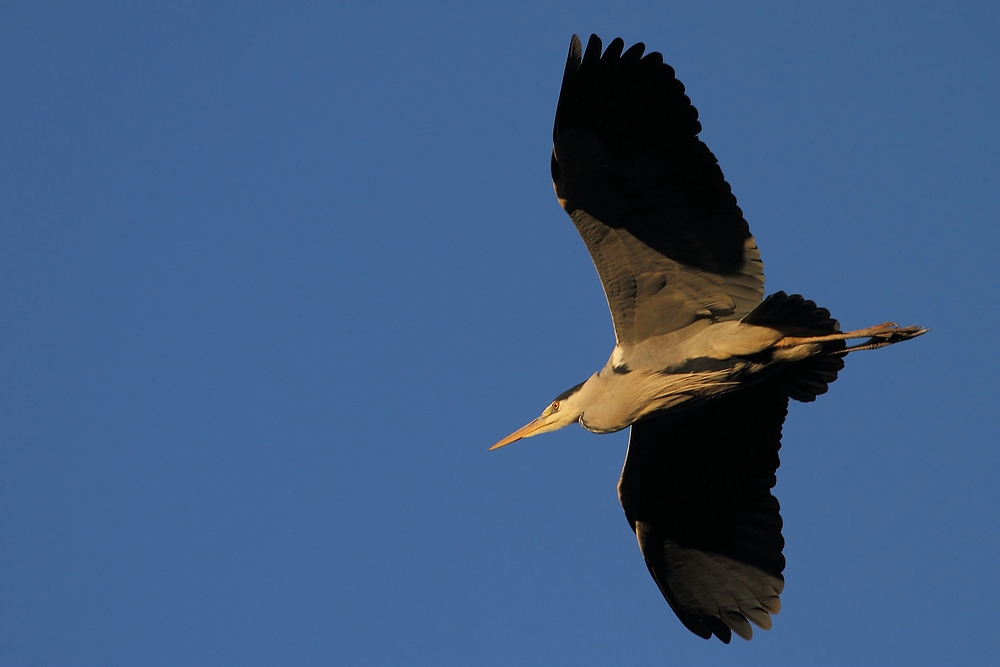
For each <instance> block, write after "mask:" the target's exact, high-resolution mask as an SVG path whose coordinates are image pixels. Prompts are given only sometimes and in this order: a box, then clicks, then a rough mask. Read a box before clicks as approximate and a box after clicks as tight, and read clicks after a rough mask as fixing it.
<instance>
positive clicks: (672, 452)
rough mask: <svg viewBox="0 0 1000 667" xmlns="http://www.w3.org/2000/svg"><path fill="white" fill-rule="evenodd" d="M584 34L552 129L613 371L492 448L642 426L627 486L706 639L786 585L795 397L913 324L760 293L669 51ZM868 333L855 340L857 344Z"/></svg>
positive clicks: (743, 619) (645, 549) (635, 521)
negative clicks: (784, 479) (611, 340)
mask: <svg viewBox="0 0 1000 667" xmlns="http://www.w3.org/2000/svg"><path fill="white" fill-rule="evenodd" d="M624 46H625V45H624V42H623V41H622V40H621V39H615V40H613V41H612V42H611V43H610V44H609V45H608V48H607V50H605V51H603V53H602V44H601V40H600V39H599V38H598V37H597V36H596V35H591V37H590V41H589V42H588V44H587V48H586V50H584V49H583V48H582V45H581V43H580V40H579V38H578V37H577V36H576V35H574V36H573V39H572V41H571V43H570V49H569V57H568V59H567V62H566V69H565V73H564V75H563V81H562V88H561V90H560V93H559V101H558V104H557V107H556V117H555V128H554V130H553V150H552V160H551V167H552V179H553V184H554V187H555V192H556V197H557V198H558V200H559V203H560V204H561V205H562V207H563V209H565V210H566V212H567V213H568V214H569V216H570V218H571V219H572V220H573V224H574V225H575V226H576V228H577V231H579V233H580V235H581V236H582V237H583V240H584V243H585V244H586V246H587V250H588V251H589V252H590V256H591V258H592V259H593V261H594V264H595V266H596V268H597V272H598V274H599V276H600V280H601V283H602V285H603V286H604V293H605V296H606V297H607V301H608V306H609V308H610V309H611V318H612V321H613V323H614V330H615V347H614V350H613V351H612V353H611V357H610V358H609V359H608V361H607V363H606V364H605V365H604V367H603V368H602V369H601V370H600V371H598V372H597V373H595V374H593V375H592V376H590V377H589V378H587V380H585V381H584V382H582V383H580V384H578V385H576V386H575V387H573V388H572V389H570V390H568V391H566V392H564V393H562V394H560V395H559V396H557V397H556V398H555V400H553V401H552V402H551V403H550V404H549V405H548V406H547V407H546V408H545V410H544V411H543V412H542V414H541V415H540V416H539V417H538V418H537V419H535V420H534V421H532V422H530V423H529V424H527V425H526V426H524V427H523V428H521V429H519V430H517V431H515V432H514V433H512V434H511V435H509V436H507V437H506V438H504V439H503V440H501V441H499V442H498V443H496V444H495V445H493V447H491V448H490V449H496V448H498V447H503V446H504V445H508V444H510V443H512V442H514V441H516V440H520V439H521V438H528V437H531V436H535V435H538V434H540V433H546V432H548V431H553V430H556V429H559V428H562V427H564V426H568V425H569V424H572V423H574V422H578V423H579V424H580V425H581V426H583V427H584V428H585V429H587V430H589V431H593V432H596V433H611V432H614V431H619V430H621V429H624V428H627V427H631V432H630V435H629V443H628V451H627V453H626V456H625V464H624V467H623V469H622V473H621V478H620V480H619V482H618V496H619V499H620V501H621V504H622V507H623V508H624V510H625V517H626V519H627V520H628V522H629V525H630V526H631V528H632V530H633V531H634V532H635V535H636V538H637V540H638V542H639V549H640V551H641V552H642V556H643V558H644V559H645V562H646V566H647V568H648V569H649V572H650V574H651V575H652V576H653V579H654V580H655V581H656V585H657V586H658V587H659V589H660V592H661V593H662V594H663V596H664V597H665V598H666V600H667V602H668V603H669V604H670V607H671V608H672V609H673V611H674V612H675V613H676V614H677V616H678V617H679V618H680V620H681V622H682V623H683V624H684V625H685V626H686V627H687V628H688V629H689V630H691V631H692V632H694V633H695V634H697V635H699V636H701V637H704V638H705V639H708V638H710V637H711V636H712V635H715V636H716V637H718V638H719V639H720V640H722V641H723V642H726V643H728V642H729V641H730V639H731V636H732V633H733V632H735V633H736V634H737V635H739V636H740V637H742V638H744V639H750V637H751V636H752V634H753V632H752V628H751V626H750V623H753V624H755V625H757V626H758V627H761V628H763V629H769V628H770V627H771V615H772V614H775V613H777V612H778V610H779V609H780V601H779V595H780V594H781V592H782V589H783V587H784V578H783V576H782V572H783V570H784V567H785V558H784V556H783V555H782V549H783V548H784V538H783V537H782V535H781V528H782V522H781V517H780V515H779V506H778V501H777V499H775V498H774V496H773V495H772V494H771V489H772V488H773V487H774V484H775V471H776V470H777V468H778V463H779V461H778V448H779V447H780V441H781V427H782V424H783V422H784V419H785V415H786V413H787V410H788V401H789V398H793V399H796V400H799V401H812V400H815V398H816V396H817V395H819V394H822V393H824V392H826V390H827V387H828V385H829V384H830V383H831V382H833V381H834V380H836V378H837V373H838V371H840V370H841V369H842V368H843V366H844V357H845V356H846V355H847V354H848V353H849V352H852V351H856V350H864V349H875V348H879V347H884V346H886V345H891V344H893V343H896V342H899V341H903V340H908V339H910V338H914V337H916V336H919V335H921V334H923V333H925V332H926V329H923V328H921V327H916V326H911V327H899V326H897V325H896V324H894V323H891V322H887V323H885V324H880V325H877V326H874V327H869V328H866V329H858V330H854V331H847V332H841V331H840V326H839V324H838V322H837V321H836V320H834V319H832V318H831V317H830V313H829V311H828V310H826V309H825V308H821V307H819V306H817V305H816V304H815V303H814V302H812V301H808V300H806V299H804V298H803V297H801V296H798V295H788V294H785V293H784V292H776V293H774V294H772V295H770V296H769V297H767V298H766V299H764V298H763V296H764V273H763V264H762V262H761V259H760V252H759V251H758V249H757V244H756V243H755V241H754V238H753V236H751V235H750V229H749V226H748V225H747V222H746V220H744V218H743V213H742V211H741V210H740V208H739V207H738V206H737V204H736V198H735V197H734V196H733V194H732V192H731V190H730V187H729V185H728V184H727V183H726V181H725V179H724V177H723V175H722V171H721V170H720V168H719V165H718V162H717V160H716V158H715V156H714V155H713V154H712V153H711V151H710V150H709V149H708V147H707V146H706V145H705V144H704V143H702V142H701V140H699V139H698V133H699V132H700V131H701V125H700V123H699V122H698V112H697V111H696V110H695V108H694V107H693V106H692V105H691V101H690V100H689V99H688V98H687V96H686V95H685V94H684V87H683V85H682V84H681V83H680V82H679V81H678V80H677V79H676V78H675V77H674V71H673V69H671V68H670V66H668V65H666V64H664V63H663V57H662V56H661V55H660V54H659V53H655V52H652V53H649V54H646V55H643V54H644V50H645V46H644V45H643V44H642V43H638V44H636V45H634V46H632V47H631V48H629V49H628V50H627V51H625V50H624ZM849 340H857V341H861V342H858V343H855V344H854V345H852V346H848V344H847V341H849Z"/></svg>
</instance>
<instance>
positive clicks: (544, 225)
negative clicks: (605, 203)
mask: <svg viewBox="0 0 1000 667" xmlns="http://www.w3.org/2000/svg"><path fill="white" fill-rule="evenodd" d="M749 4H750V3H705V2H697V3H695V2H681V3H663V2H637V3H597V2H591V3H537V2H531V3H517V2H515V3H502V4H500V3H497V4H496V5H494V6H492V7H483V6H475V5H472V4H466V3H453V4H449V3H406V4H402V3H399V4H397V3H392V2H369V3H351V5H348V4H346V3H343V4H338V3H332V4H331V3H273V4H254V3H231V4H230V3H210V2H197V3H193V2H192V3H163V4H154V3H139V4H136V3H120V4H112V3H87V5H86V6H84V5H83V4H82V3H63V4H59V3H19V4H17V5H14V4H10V3H8V4H7V5H5V6H4V7H3V8H2V9H0V63H2V64H0V127H2V128H3V130H2V132H0V183H2V187H0V294H2V309H0V313H2V326H0V364H2V373H0V535H2V540H0V663H2V664H3V665H65V664H76V665H196V664H216V665H222V664H234V665H235V664H240V665H278V664H301V665H306V664H354V665H396V664H421V663H423V664H442V665H444V664H456V665H510V664H525V665H558V664H566V665H587V664H593V665H606V664H719V665H724V664H741V665H758V664H761V665H763V664H766V665H769V666H773V665H784V664H788V665H791V664H815V665H825V664H829V665H842V664H855V665H867V664H870V665H884V664H942V663H945V664H946V663H951V664H976V663H979V664H986V663H989V662H992V661H993V660H995V656H996V654H997V652H998V650H1000V634H998V633H997V631H996V629H997V623H998V617H1000V574H998V569H997V567H996V558H997V553H998V552H1000V516H998V515H1000V512H998V509H997V508H998V507H1000V487H998V485H997V483H996V479H997V478H998V476H1000V452H998V448H997V436H996V434H997V432H998V427H1000V418H998V406H1000V391H998V388H997V383H996V377H997V376H998V374H1000V363H998V360H997V355H996V342H997V340H998V333H997V332H998V331H1000V316H998V308H997V305H996V302H997V298H996V295H997V292H998V291H1000V270H998V268H997V261H996V252H997V251H996V248H997V247H998V246H1000V233H998V230H997V221H998V213H1000V189H998V188H997V182H998V180H1000V179H998V176H1000V167H998V162H997V157H996V156H997V154H998V149H1000V145H998V144H1000V132H998V130H997V127H996V119H997V118H998V117H1000V109H998V106H1000V104H998V102H1000V93H998V88H997V81H998V80H1000V71H998V70H1000V46H998V41H997V39H996V35H997V31H998V27H1000V20H998V19H1000V10H998V9H997V6H996V4H995V3H987V2H983V3H973V2H966V3H957V4H954V3H953V4H952V5H951V6H945V5H943V4H932V3H921V2H905V3H903V2H899V3H885V2H882V3H879V2H876V3H867V2H866V3H809V5H810V6H809V7H806V6H803V5H804V3H792V2H788V3H754V6H753V7H749V6H748V5H749ZM591 32H596V33H598V34H599V35H601V37H603V38H604V39H605V43H607V41H609V40H610V39H611V38H612V37H615V36H621V37H623V38H624V39H625V41H626V43H628V44H631V43H633V42H635V41H643V42H645V43H646V45H647V47H648V48H649V49H650V50H658V51H661V52H662V53H663V54H664V57H665V59H666V61H667V62H669V63H670V64H672V65H673V66H674V67H675V69H676V71H677V74H678V77H679V78H680V79H681V80H682V81H683V82H684V83H685V85H686V87H687V91H688V94H689V95H690V97H691V98H692V100H693V101H694V103H695V105H696V106H697V107H698V109H699V111H700V114H701V120H702V124H703V126H704V128H705V129H704V132H703V133H702V135H701V136H702V138H703V139H704V140H705V141H706V143H708V145H709V146H710V147H711V148H712V150H713V151H714V152H715V154H716V155H717V156H718V158H719V160H720V162H721V164H722V167H723V170H724V172H725V173H726V176H727V179H728V181H729V183H730V184H731V185H732V187H733V190H734V192H735V194H736V196H737V198H738V199H739V202H740V205H741V207H742V208H743V211H744V213H745V215H746V218H747V219H748V220H749V222H750V225H751V229H752V231H753V232H754V234H755V236H756V238H757V240H758V242H759V244H760V247H761V249H762V252H763V258H764V262H765V270H766V272H767V277H768V282H767V286H766V287H767V290H768V291H769V292H772V291H776V290H778V289H783V290H786V291H789V292H798V293H802V294H804V295H805V296H807V297H808V298H812V299H814V300H816V301H817V302H819V303H820V304H821V305H824V306H826V307H828V308H830V310H831V311H832V312H833V314H834V315H835V316H836V317H838V318H839V319H840V320H841V322H842V323H843V324H844V326H848V327H851V328H854V327H861V326H867V325H871V324H875V323H879V322H882V321H885V320H887V319H892V320H896V321H899V322H900V323H903V324H910V323H919V324H922V325H924V326H929V327H932V328H933V331H932V332H931V334H929V335H928V336H925V337H923V338H921V339H919V340H917V341H914V342H911V343H907V344H905V345H899V346H896V347H893V348H890V349H887V350H882V351H880V352H876V353H871V354H864V353H862V354H858V355H852V358H851V359H849V363H848V367H847V369H846V370H845V371H844V372H843V373H842V374H841V376H840V379H839V380H838V381H837V383H836V384H835V385H833V386H832V388H831V391H830V393H829V394H828V395H826V396H823V397H821V399H820V400H819V401H817V402H816V403H815V404H810V405H800V404H794V405H793V406H792V409H791V414H790V416H789V419H788V421H787V422H786V425H785V438H784V446H783V448H782V451H781V454H782V466H781V468H780V470H779V472H778V486H777V488H776V494H777V495H778V498H779V499H780V501H781V503H782V508H783V511H782V514H783V517H784V519H785V529H784V536H785V539H786V541H787V546H786V549H785V555H786V557H787V559H788V567H787V569H786V570H785V577H786V589H785V593H784V595H783V596H782V611H781V613H780V614H779V615H778V616H777V617H776V618H775V624H774V629H773V630H771V631H770V632H760V631H759V632H757V633H756V635H755V638H754V640H753V641H752V642H750V643H749V644H748V643H744V642H742V641H740V640H738V639H735V640H734V643H733V644H732V645H730V646H723V645H721V644H719V643H718V642H714V641H713V642H704V641H702V640H701V639H698V638H697V637H695V636H693V635H691V634H690V633H688V632H687V631H686V630H685V629H684V628H683V627H682V626H681V624H680V623H679V622H678V621H677V620H676V618H675V617H674V616H673V614H672V613H671V611H670V609H669V608H668V607H667V605H666V603H665V602H664V601H663V600H662V598H661V597H660V594H659V592H658V591H657V590H656V587H655V586H654V584H653V582H652V581H651V579H650V578H649V575H648V574H647V572H646V569H645V566H644V564H643V562H642V559H641V556H640V555H639V552H638V549H637V548H636V545H635V540H634V537H633V536H632V533H631V531H630V530H629V527H628V525H627V524H626V522H625V520H624V517H623V514H622V510H621V508H620V506H619V504H618V500H617V497H616V494H615V483H616V481H617V477H618V473H619V470H620V466H621V462H622V459H623V457H624V453H625V444H626V437H627V436H626V434H625V433H619V434H615V435H609V436H595V435H592V434H589V433H586V432H584V431H582V430H581V429H578V428H571V429H564V430H563V431H560V432H558V433H555V434H550V435H546V436H542V437H539V438H536V439H532V440H529V441H525V442H522V443H517V444H516V445H512V446H510V447H507V448H505V449H504V450H501V451H499V452H492V453H489V454H488V453H487V451H486V449H487V447H488V446H489V445H490V444H492V443H493V442H495V441H496V440H498V439H499V438H500V437H502V436H504V435H506V434H507V433H509V432H510V431H512V430H513V429H514V428H516V427H519V426H521V425H522V424H523V423H525V422H527V421H528V420H529V419H531V418H533V417H534V416H536V415H537V413H538V412H540V411H541V409H542V408H543V407H544V406H545V405H546V403H547V402H548V401H550V400H551V398H552V397H553V396H555V395H556V394H558V393H559V392H561V391H563V390H564V389H566V388H568V387H570V386H572V385H574V384H576V383H577V382H580V381H581V380H583V379H584V378H586V377H587V376H588V375H589V374H590V373H592V372H593V371H595V370H597V369H598V368H599V367H600V366H601V365H602V364H603V363H604V361H605V360H606V359H607V355H608V354H609V352H610V350H611V347H612V345H613V332H612V329H611V322H610V317H609V316H608V313H607V310H606V305H605V302H604V297H603V295H602V293H601V288H600V283H599V282H598V280H597V276H596V273H595V272H594V269H593V266H592V264H591V262H590V260H589V258H588V256H587V254H586V250H585V248H584V246H583V243H582V242H581V241H580V239H579V238H578V237H577V235H576V233H575V230H574V229H573V226H572V224H571V223H570V221H569V219H568V218H567V217H566V216H565V215H564V214H563V212H562V211H561V210H560V209H559V207H558V205H557V204H556V201H555V198H554V196H553V194H552V189H551V183H550V181H549V175H548V168H549V166H548V159H549V150H550V148H551V145H550V143H551V124H552V117H553V113H554V110H555V103H556V97H557V94H558V90H559V83H560V79H561V75H562V68H563V65H564V62H565V55H566V50H567V47H568V44H569V39H570V36H571V35H572V34H573V33H579V34H580V35H582V36H586V35H588V34H589V33H591ZM855 357H856V358H855Z"/></svg>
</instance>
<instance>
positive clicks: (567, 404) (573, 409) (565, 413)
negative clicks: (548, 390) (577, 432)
mask: <svg viewBox="0 0 1000 667" xmlns="http://www.w3.org/2000/svg"><path fill="white" fill-rule="evenodd" d="M584 384H586V383H585V382H581V383H580V384H578V385H576V386H575V387H573V388H572V389H567V390H566V391H564V392H563V393H561V394H559V395H558V396H556V397H555V400H553V401H552V402H551V403H549V405H548V407H547V408H545V409H544V410H543V411H542V414H541V415H539V416H538V418H537V419H535V420H534V421H532V422H531V423H529V424H526V425H524V426H522V427H521V428H519V429H517V430H516V431H514V432H513V433H511V434H510V435H508V436H507V437H506V438H504V439H503V440H501V441H500V442H498V443H497V444H495V445H493V446H492V447H490V449H491V450H492V449H498V448H500V447H503V446H504V445H509V444H510V443H512V442H515V441H517V440H520V439H521V438H530V437H531V436H533V435H538V434H539V433H548V432H549V431H556V430H558V429H561V428H562V427H563V426H569V425H570V424H572V423H574V422H577V421H579V420H580V415H582V414H583V407H584V406H583V401H582V400H581V399H582V396H583V395H582V394H581V393H580V389H581V388H583V385H584Z"/></svg>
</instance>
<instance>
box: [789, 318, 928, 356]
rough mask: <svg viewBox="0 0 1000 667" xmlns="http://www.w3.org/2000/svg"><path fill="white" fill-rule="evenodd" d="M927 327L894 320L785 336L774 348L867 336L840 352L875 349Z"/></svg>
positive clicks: (921, 333) (919, 334) (902, 339)
mask: <svg viewBox="0 0 1000 667" xmlns="http://www.w3.org/2000/svg"><path fill="white" fill-rule="evenodd" d="M928 331H929V329H925V328H923V327H918V326H909V327H901V326H899V325H898V324H896V323H895V322H883V323H882V324H878V325H876V326H873V327H868V328H867V329H855V330H854V331H844V332H842V333H835V334H828V335H826V336H806V337H795V336H786V337H784V338H782V339H781V340H779V341H778V342H777V343H776V344H775V347H776V348H779V349H780V348H789V347H795V346H797V345H803V344H807V343H827V342H830V341H837V340H853V339H858V338H867V339H868V340H866V341H865V342H864V343H860V344H858V345H852V346H850V347H847V348H844V349H843V350H841V351H842V352H855V351H858V350H876V349H878V348H880V347H885V346H886V345H892V344H893V343H898V342H900V341H904V340H909V339H911V338H916V337H917V336H921V335H923V334H925V333H927V332H928Z"/></svg>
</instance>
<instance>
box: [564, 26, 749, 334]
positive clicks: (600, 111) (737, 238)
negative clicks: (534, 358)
mask: <svg viewBox="0 0 1000 667" xmlns="http://www.w3.org/2000/svg"><path fill="white" fill-rule="evenodd" d="M623 47H624V42H622V40H621V39H615V40H614V41H612V42H611V44H610V45H608V49H607V51H605V52H604V54H603V56H602V55H601V40H600V39H599V38H598V37H597V35H591V37H590V42H589V43H588V44H587V51H586V53H583V52H582V48H581V45H580V40H579V38H578V37H577V36H576V35H574V36H573V40H572V42H571V43H570V50H569V58H568V60H567V62H566V72H565V74H564V75H563V83H562V89H561V91H560V93H559V104H558V106H557V108H556V120H555V128H554V130H553V151H552V179H553V182H554V185H555V190H556V195H557V196H558V197H559V200H560V203H561V204H562V206H563V208H564V209H566V212H567V213H569V215H570V217H571V218H572V219H573V223H574V224H575V225H576V228H577V230H578V231H579V232H580V235H581V236H583V240H584V242H585V243H586V244H587V249H588V250H589V251H590V255H591V257H593V260H594V264H595V265H596V266H597V272H598V274H599V275H600V278H601V282H602V283H603V285H604V293H605V295H606V296H607V299H608V305H609V306H610V308H611V317H612V319H613V320H614V325H615V335H616V337H617V339H618V342H619V344H622V345H630V344H633V343H636V342H638V341H642V340H645V339H646V338H650V337H652V336H656V335H660V334H664V333H669V332H671V331H675V330H677V329H681V328H683V327H685V326H687V325H689V324H691V323H693V322H694V321H695V320H697V319H700V318H712V319H716V320H724V319H738V318H740V317H742V316H743V315H745V314H747V313H749V312H750V311H751V310H753V307H754V306H755V305H757V304H758V303H760V300H761V297H762V296H763V294H764V275H763V270H764V269H763V264H762V263H761V261H760V253H759V251H758V250H757V246H756V243H755V242H754V240H753V237H752V236H751V235H750V229H749V226H748V225H747V223H746V220H744V219H743V213H742V211H740V208H739V206H737V205H736V198H735V197H734V196H733V194H732V192H731V191H730V188H729V185H728V184H727V183H726V181H725V179H724V177H723V175H722V170H720V169H719V165H718V161H717V160H716V159H715V156H714V155H712V152H711V151H709V150H708V147H707V146H705V144H703V143H702V142H701V141H700V140H699V139H698V136H697V135H698V133H699V132H700V131H701V125H700V123H698V112H697V110H695V108H694V107H693V106H691V101H690V100H689V99H688V98H687V96H686V95H685V94H684V86H683V85H681V83H680V82H679V81H677V79H675V78H674V71H673V70H672V69H671V68H670V67H669V66H668V65H665V64H663V57H662V56H661V55H660V54H659V53H650V54H648V55H647V56H645V57H642V53H643V50H644V49H645V47H644V46H643V44H641V43H639V44H636V45H635V46H633V47H632V48H630V49H629V50H628V51H626V52H625V53H624V54H623V53H622V49H623ZM581 58H582V59H581Z"/></svg>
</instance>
